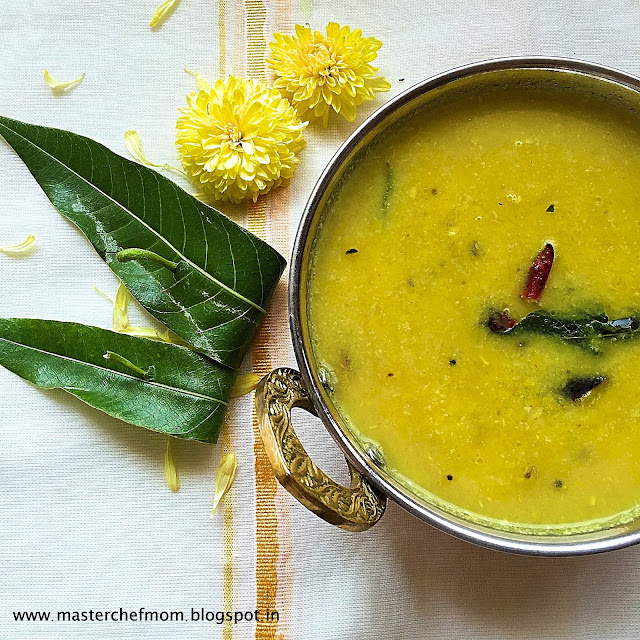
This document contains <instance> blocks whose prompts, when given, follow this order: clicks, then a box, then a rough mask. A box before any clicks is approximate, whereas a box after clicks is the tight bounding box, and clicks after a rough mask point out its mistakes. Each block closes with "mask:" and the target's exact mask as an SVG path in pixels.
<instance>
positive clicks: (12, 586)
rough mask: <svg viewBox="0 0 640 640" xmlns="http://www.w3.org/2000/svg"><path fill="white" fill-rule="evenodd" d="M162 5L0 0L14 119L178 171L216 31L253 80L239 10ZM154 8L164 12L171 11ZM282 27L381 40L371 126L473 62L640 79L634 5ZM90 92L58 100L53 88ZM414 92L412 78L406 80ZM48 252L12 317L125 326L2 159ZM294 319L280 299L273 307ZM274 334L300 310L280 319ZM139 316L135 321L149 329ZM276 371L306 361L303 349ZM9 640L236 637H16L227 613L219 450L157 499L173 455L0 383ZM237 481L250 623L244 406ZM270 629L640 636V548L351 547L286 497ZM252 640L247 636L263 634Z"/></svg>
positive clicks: (521, 4)
mask: <svg viewBox="0 0 640 640" xmlns="http://www.w3.org/2000/svg"><path fill="white" fill-rule="evenodd" d="M157 2H158V0H140V1H138V2H125V1H124V0H111V2H102V1H101V2H98V1H97V0H82V1H81V0H47V2H41V1H40V2H38V1H36V0H26V1H25V2H10V1H9V0H2V1H1V2H0V87H1V91H0V113H2V114H4V115H7V116H11V117H15V118H18V119H21V120H26V121H28V122H34V123H40V124H46V125H50V126H57V127H62V128H67V129H71V130H73V131H76V132H79V133H83V134H86V135H89V136H91V137H93V138H95V139H97V140H99V141H101V142H103V143H105V144H106V145H108V146H109V147H110V148H112V149H114V150H115V151H118V152H121V153H124V146H123V133H124V131H125V130H127V129H130V128H135V129H137V130H138V131H139V132H140V135H141V137H142V140H143V143H144V146H145V150H146V152H147V154H148V156H149V157H150V158H152V159H155V160H157V161H159V162H165V161H166V162H175V151H174V147H173V136H174V125H175V119H176V115H177V112H176V108H177V107H178V106H180V105H181V104H182V103H183V101H184V95H185V94H186V93H187V92H188V91H191V90H192V88H193V79H192V78H191V77H190V76H187V75H186V74H185V73H184V72H183V67H184V66H185V65H186V66H188V67H190V68H192V69H195V70H197V71H199V72H200V73H202V74H203V75H205V76H206V77H209V78H215V77H216V75H217V73H218V68H219V58H218V55H219V46H218V35H217V34H218V27H219V23H218V21H219V19H220V16H221V14H222V13H224V16H225V19H226V20H227V34H228V37H227V42H226V44H227V47H226V52H225V55H226V58H227V68H228V69H229V70H230V71H236V72H237V73H242V72H243V67H242V65H243V62H242V61H243V60H244V57H243V56H244V49H245V43H244V42H243V41H242V38H241V37H239V36H238V35H237V34H239V33H240V34H241V33H242V30H243V27H244V25H245V24H246V16H245V9H246V7H245V6H244V5H243V3H242V2H239V1H233V0H228V1H227V4H226V6H224V7H222V9H221V8H220V7H219V6H218V3H217V2H215V1H214V0H182V3H181V4H180V6H178V8H177V10H176V11H175V13H174V15H173V16H171V17H170V18H169V20H167V22H166V23H165V24H164V26H162V27H161V28H160V29H159V30H157V31H155V32H152V31H151V30H150V29H149V28H148V26H147V23H148V21H149V18H150V15H151V13H152V12H153V10H154V9H155V7H156V3H157ZM158 3H159V2H158ZM265 4H266V9H267V21H266V23H265V24H266V27H265V28H266V30H267V33H266V37H267V39H269V37H270V31H269V30H271V31H272V30H273V28H274V26H278V27H279V28H282V24H283V23H287V24H288V25H289V28H291V25H292V24H293V23H295V22H299V23H304V22H307V21H310V22H311V23H312V25H313V26H314V27H317V28H320V29H323V28H324V26H325V24H326V23H327V22H329V21H330V20H334V21H337V22H340V23H341V24H344V23H346V24H349V25H351V26H352V27H354V28H356V27H358V28H362V30H363V32H364V34H365V35H373V36H376V37H378V38H380V39H381V40H382V42H383V43H384V46H383V48H382V49H381V51H380V53H379V58H378V61H377V62H378V64H379V67H380V71H381V73H382V74H383V75H385V76H386V77H388V78H389V79H390V80H391V81H392V84H393V88H392V91H391V93H390V94H382V95H379V96H378V98H377V99H376V101H375V102H374V103H369V104H367V105H363V107H362V108H361V109H360V111H359V117H358V122H359V121H361V120H362V119H363V118H364V117H366V115H367V114H369V113H371V112H372V111H373V110H374V109H375V108H376V107H378V106H379V105H381V104H382V103H383V102H384V101H385V100H386V99H388V97H389V96H390V95H393V94H396V93H398V92H400V91H401V90H402V89H404V88H406V87H409V86H410V85H411V84H412V83H414V82H417V81H418V80H420V79H423V78H425V77H427V76H429V75H432V74H434V73H436V72H440V71H444V70H446V69H448V68H451V67H454V66H458V65H461V64H464V63H469V62H473V61H478V60H482V59H487V58H492V57H499V56H507V55H524V54H538V55H549V56H565V57H576V58H582V59H584V60H588V61H594V62H598V63H601V64H605V65H609V66H614V67H618V68H620V69H622V70H624V71H627V72H630V73H633V74H636V75H639V74H640V49H639V47H638V42H640V5H639V4H638V3H637V2H636V1H635V0H611V1H610V2H606V3H605V2H595V1H593V0H583V1H579V0H573V1H571V0H569V1H568V2H567V1H566V0H565V1H560V0H538V1H535V2H534V1H533V0H477V1H476V2H462V1H460V0H457V1H456V0H445V1H443V0H424V1H422V2H416V1H415V0H394V1H390V0H370V1H369V2H367V3H361V2H351V1H348V0H314V2H313V6H312V7H311V11H310V15H309V14H308V6H309V3H308V1H304V0H303V2H302V3H300V2H299V0H293V3H287V2H286V1H285V0H273V1H271V2H266V3H265ZM44 67H47V68H48V69H49V71H50V72H51V73H52V74H53V75H54V76H55V77H57V78H59V79H72V78H75V77H76V76H78V75H79V74H80V73H82V72H85V73H86V78H85V80H84V82H83V83H82V84H81V85H79V86H78V87H77V88H76V89H75V90H74V91H72V92H70V93H69V94H68V95H64V96H61V97H56V96H53V95H52V94H51V91H50V90H49V89H48V88H47V87H46V86H45V85H44V83H43V81H42V69H43V68H44ZM400 78H404V81H402V82H400V81H399V79H400ZM354 126H355V123H354V124H349V123H346V122H341V121H339V120H338V119H333V120H332V122H331V125H330V127H329V128H328V129H327V130H322V129H319V128H318V127H317V126H312V127H310V128H309V131H308V134H307V139H308V142H309V144H308V148H307V149H306V150H305V151H304V152H303V155H302V164H301V166H300V168H299V170H298V172H297V174H296V176H295V178H294V180H293V182H292V186H291V190H290V203H289V211H290V215H291V217H290V223H289V227H288V228H289V235H290V238H289V243H290V242H291V240H292V237H293V234H294V233H295V229H296V227H297V223H298V220H299V216H300V213H301V211H302V208H303V206H304V203H305V201H306V198H307V196H308V194H309V192H310V189H311V188H312V186H313V184H314V182H315V180H316V178H317V176H318V175H319V173H320V171H321V169H322V167H323V166H324V164H325V163H326V162H327V161H328V159H329V158H330V156H331V155H332V153H333V152H334V151H335V150H336V149H337V147H338V146H339V144H340V143H341V142H342V141H343V140H344V139H345V137H346V136H347V135H348V134H349V133H350V132H351V131H352V130H353V128H354ZM28 233H33V234H35V236H36V238H37V243H38V246H37V251H36V252H35V253H34V254H33V255H31V256H29V257H24V258H8V257H4V256H1V255H0V269H1V271H2V278H1V279H0V315H2V316H32V317H43V318H54V319H61V320H73V321H78V322H85V323H89V324H96V325H100V326H103V327H109V326H110V316H111V309H110V307H109V304H108V303H107V302H106V301H105V300H104V299H103V298H101V297H100V296H99V295H98V294H96V293H95V291H94V290H93V287H94V286H97V287H99V288H100V289H102V290H104V291H107V292H109V293H114V292H115V287H116V280H115V277H114V276H113V275H112V274H111V272H110V271H109V269H108V268H107V266H106V265H105V264H104V263H103V262H102V261H101V260H100V259H99V258H98V257H97V255H96V254H95V252H94V251H93V249H92V248H91V247H90V245H89V244H88V243H87V242H86V240H85V239H84V238H83V237H82V235H81V234H80V233H79V231H78V230H77V229H76V228H75V227H73V226H72V225H71V224H70V223H68V222H67V221H65V220H64V219H63V218H62V217H61V216H60V215H59V214H57V213H56V212H55V210H54V209H53V207H52V206H51V205H50V203H49V201H48V200H47V199H46V197H45V195H44V194H43V193H42V191H41V190H40V188H39V187H38V186H37V184H36V183H35V181H34V180H33V179H32V178H31V176H30V174H29V173H28V171H27V169H26V168H25V166H24V165H23V163H22V162H21V161H20V160H19V159H18V158H17V157H16V156H15V154H14V153H13V152H12V151H11V150H10V149H9V148H8V147H7V146H6V145H4V144H0V244H11V243H13V242H18V241H20V240H22V239H23V238H24V237H26V235H27V234H28ZM279 304H282V297H280V298H279ZM279 313H280V316H281V318H285V317H286V314H285V313H284V310H283V309H282V308H281V309H280V311H279ZM139 319H140V320H141V319H142V314H141V313H140V318H139ZM283 333H284V337H281V338H279V342H278V344H277V345H276V348H274V349H273V350H272V360H273V364H274V366H276V365H286V364H294V362H293V360H292V359H291V355H290V349H289V345H288V338H287V337H286V332H283ZM303 422H304V424H303V425H302V426H301V432H302V434H301V437H302V439H303V442H304V443H305V444H306V445H307V446H308V449H309V451H310V452H311V453H312V454H313V455H314V457H315V458H316V459H317V460H318V461H319V462H320V464H321V465H322V466H324V467H325V468H326V470H327V471H328V472H335V473H336V475H337V476H338V479H339V477H340V476H342V477H344V468H343V465H341V464H340V460H339V459H340V454H339V452H338V450H337V449H336V447H335V445H334V444H333V443H332V442H331V441H330V439H329V437H328V436H327V434H326V433H325V431H324V428H323V427H322V426H321V425H320V424H319V423H318V422H317V421H313V422H311V421H308V420H304V421H303ZM0 425H1V426H0V442H1V445H0V487H1V489H0V505H1V506H0V509H1V510H0V563H1V564H0V576H1V578H0V639H2V640H4V639H6V640H21V639H25V640H26V639H28V640H36V639H39V638H45V637H47V638H49V637H54V638H56V639H67V638H69V639H71V638H74V639H75V638H77V639H82V640H92V639H101V640H102V639H108V640H111V639H113V640H115V639H119V638H123V639H124V638H132V637H136V638H140V639H149V640H165V639H166V640H169V639H172V640H173V639H178V640H183V639H184V640H186V639H187V638H189V640H201V639H202V640H204V639H205V638H207V639H209V638H221V637H222V628H221V627H220V626H219V625H216V624H215V623H203V622H182V623H178V622H146V623H138V622H135V623H134V622H118V623H115V622H112V623H100V622H59V623H58V622H56V623H53V622H49V623H44V622H43V623H34V622H16V621H14V619H13V612H15V611H37V610H41V611H50V612H53V615H55V613H56V612H57V611H88V610H90V609H93V610H114V609H119V608H120V607H122V608H123V609H125V610H127V611H132V610H138V609H139V608H140V607H145V608H146V609H147V610H151V611H153V610H155V611H183V612H185V614H186V616H187V617H188V616H189V614H190V610H191V608H192V607H193V608H195V609H200V608H201V607H203V608H204V609H206V610H208V611H219V610H222V609H223V608H224V607H223V575H222V563H223V560H222V558H223V518H222V514H221V513H217V514H216V517H215V518H213V519H211V518H210V517H209V509H210V504H211V498H212V483H213V478H214V476H215V471H216V469H217V465H218V462H219V459H220V446H219V445H217V446H206V445H201V444H196V443H188V442H176V443H175V447H174V450H175V457H176V460H177V463H178V467H179V470H180V474H181V479H182V490H181V491H180V492H179V493H178V494H171V493H170V492H169V491H168V489H167V488H166V486H165V484H164V479H163V457H164V448H165V443H166V439H165V438H164V437H162V436H159V435H158V434H154V433H151V432H147V431H145V430H143V429H138V428H133V427H129V426H127V425H125V424H123V423H120V422H118V421H117V420H114V419H111V418H109V417H106V416H104V415H102V414H100V413H99V412H97V411H95V410H93V409H90V408H88V407H86V405H83V404H82V403H81V402H79V401H78V400H76V399H75V398H72V397H70V396H68V395H66V394H64V393H63V392H61V391H53V392H48V391H47V392H44V391H40V390H37V389H35V388H34V387H32V386H30V385H28V384H27V383H25V382H23V381H22V380H20V379H18V378H17V377H16V376H14V375H13V374H11V373H9V372H7V371H6V370H4V369H0ZM232 429H233V438H232V448H233V450H235V451H236V453H237V454H238V458H239V460H240V472H239V475H238V479H237V481H236V484H235V485H234V488H233V490H232V494H231V495H232V504H233V511H234V518H235V521H234V522H235V525H234V530H233V536H234V537H233V549H234V551H233V555H234V561H233V569H234V589H233V594H234V596H233V597H234V602H233V607H234V609H235V610H242V611H245V610H253V609H254V608H255V603H256V580H255V575H254V574H255V569H254V566H255V549H256V540H255V516H254V514H255V480H254V470H253V435H252V430H251V412H250V404H249V400H248V399H247V398H245V399H243V400H242V401H240V402H238V405H237V407H236V409H235V410H234V412H233V414H232ZM277 506H278V509H277V515H278V540H279V545H280V554H279V559H278V576H279V584H278V596H277V598H278V600H277V601H278V610H279V612H280V615H281V623H280V627H279V630H280V632H281V633H282V634H283V637H284V638H285V639H286V640H342V639H347V638H367V639H378V638H379V639H380V640H425V639H426V638H458V639H469V640H471V639H473V640H480V639H487V640H488V639H496V638H515V637H518V638H540V639H542V638H557V639H560V638H567V639H569V638H572V639H573V638H575V639H578V638H579V639H593V640H604V639H607V638H611V639H612V640H621V639H624V638H636V637H638V634H639V633H640V599H639V598H638V597H637V591H638V586H637V585H638V582H639V579H640V549H634V548H631V549H628V550H624V551H621V552H617V553H610V554H605V555H602V556H596V557H584V558H577V559H554V560H541V559H536V558H525V557H517V556H511V555H505V554H500V553H497V552H492V551H488V550H484V549H481V548H478V547H475V546H472V545H471V544H468V543H464V542H460V541H457V540H454V539H453V538H450V537H448V536H447V535H445V534H443V533H440V532H438V531H436V530H434V529H432V528H430V527H429V526H428V525H426V524H424V523H421V522H419V521H418V520H416V519H414V518H412V517H411V516H409V515H408V514H407V513H405V512H404V511H402V510H401V509H399V508H397V507H395V506H394V505H389V508H388V512H387V514H386V515H385V517H384V519H383V520H382V521H381V522H380V524H378V525H377V526H376V527H375V528H373V529H372V530H370V531H368V532H366V533H359V534H349V533H345V532H343V531H341V530H338V529H335V528H332V527H330V526H329V525H326V524H324V523H323V522H322V521H320V520H318V519H317V518H316V517H315V516H313V515H311V514H310V513H309V512H308V511H306V510H305V509H304V508H303V507H302V506H300V505H299V504H298V503H296V502H295V501H294V500H293V499H292V498H290V497H289V496H288V494H286V493H284V492H283V491H280V492H279V493H278V496H277ZM254 634H255V629H254V626H253V624H251V623H242V624H238V625H236V627H235V628H234V629H233V638H235V639H236V640H245V639H246V640H248V639H249V638H253V637H254Z"/></svg>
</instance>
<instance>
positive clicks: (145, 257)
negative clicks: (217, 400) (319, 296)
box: [0, 117, 286, 368]
mask: <svg viewBox="0 0 640 640" xmlns="http://www.w3.org/2000/svg"><path fill="white" fill-rule="evenodd" d="M0 135H2V136H3V137H4V139H5V140H6V141H7V142H8V143H9V145H11V147H13V149H14V150H15V151H16V152H17V153H18V155H19V156H20V157H21V158H22V160H23V161H24V162H25V164H26V165H27V167H28V168H29V171H31V173H32V174H33V176H34V177H35V179H36V180H37V181H38V183H39V184H40V186H41V187H42V189H43V190H44V192H45V193H46V194H47V196H48V197H49V199H50V200H51V202H52V203H53V205H54V206H55V207H56V208H57V209H58V211H59V212H60V213H61V214H62V215H63V216H65V217H66V218H69V219H70V220H72V221H73V222H74V223H75V224H76V225H77V226H78V227H80V229H81V230H82V232H83V233H84V234H85V235H86V236H87V238H88V239H89V241H90V242H91V243H92V244H93V246H94V247H95V249H96V250H97V252H98V253H99V254H100V256H101V257H102V258H103V259H104V260H105V261H106V262H107V264H108V265H109V267H110V268H111V269H112V270H113V271H114V272H115V273H116V275H117V276H118V277H119V278H120V280H122V282H123V283H124V284H125V286H126V287H127V288H128V289H129V291H130V292H131V293H132V295H133V296H134V297H135V298H136V299H137V300H138V301H139V302H140V304H142V306H143V307H144V308H145V309H147V311H149V312H150V313H151V314H152V315H154V316H155V317H156V318H157V319H158V320H160V322H162V323H163V324H165V325H166V326H167V327H169V329H171V330H172V331H173V332H174V333H176V334H177V335H179V336H180V337H181V338H183V339H184V340H186V341H187V342H189V343H190V344H192V345H193V346H194V347H195V348H196V349H197V350H199V351H201V352H202V353H204V354H206V355H208V356H210V357H211V358H213V359H215V360H217V361H218V362H220V363H222V364H224V365H227V366H229V367H233V368H238V367H239V366H240V363H241V362H242V358H243V357H244V354H245V352H246V350H247V348H248V347H249V344H250V342H251V338H252V336H253V334H254V332H255V329H256V327H257V324H258V322H259V321H260V319H261V318H262V316H263V314H264V312H265V308H266V306H267V304H268V302H269V299H270V298H271V295H272V294H273V291H274V289H275V287H276V284H277V282H278V280H279V278H280V275H281V274H282V271H283V270H284V267H285V264H286V263H285V260H284V258H282V256H281V255H280V254H278V253H277V252H276V251H275V250H274V249H272V248H271V247H270V246H269V245H268V244H266V243H265V242H263V241H262V240H260V239H259V238H257V237H255V236H254V235H252V234H251V233H249V232H248V231H246V230H245V229H243V228H242V227H240V226H239V225H237V224H235V223H234V222H233V221H232V220H230V219H229V218H227V217H226V216H225V215H223V214H222V213H220V212H219V211H216V210H215V209H213V208H212V207H209V206H207V205H206V204H204V203H202V202H200V201H199V200H197V199H196V198H194V197H193V196H191V195H189V194H188V193H187V192H186V191H184V190H183V189H181V188H180V187H178V186H177V185H176V184H175V183H173V182H172V181H171V180H169V179H167V178H165V177H164V176H162V175H160V174H159V173H157V172H156V171H153V170H152V169H149V168H147V167H144V166H142V165H140V164H138V163H136V162H132V161H130V160H127V159H126V158H123V157H121V156H119V155H117V154H115V153H113V152H112V151H110V150H109V149H107V148H106V147H105V146H103V145H101V144H99V143H97V142H95V141H93V140H90V139H89V138H85V137H84V136H80V135H77V134H74V133H71V132H69V131H63V130H60V129H50V128H47V127H40V126H36V125H32V124H26V123H23V122H19V121H17V120H11V119H9V118H4V117H0ZM123 250H128V251H125V252H124V253H121V252H123ZM138 250H139V251H138Z"/></svg>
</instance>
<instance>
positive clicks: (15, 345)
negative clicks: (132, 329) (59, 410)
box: [0, 318, 234, 442]
mask: <svg viewBox="0 0 640 640" xmlns="http://www.w3.org/2000/svg"><path fill="white" fill-rule="evenodd" d="M105 356H106V357H105ZM0 364H2V365H3V366H5V367H6V368H7V369H9V370H10V371H13V372H14V373H16V374H18V375H19V376H20V377H22V378H24V379H25V380H29V381H30V382H33V383H34V384H36V385H38V386H39V387H42V388H45V389H58V388H59V389H64V390H65V391H68V392H69V393H71V394H73V395H74V396H76V397H78V398H80V400H83V401H84V402H86V403H87V404H89V405H91V406H92V407H96V408H97V409H101V410H102V411H104V412H105V413H108V414H109V415H111V416H114V417H116V418H120V419H122V420H125V421H126V422H129V423H131V424H134V425H138V426H141V427H146V428H147V429H153V430H154V431H160V432H162V433H167V434H170V435H172V436H175V437H177V438H187V439H191V440H200V441H201V442H215V441H216V440H217V438H218V433H219V432H220V427H221V425H222V420H223V418H224V414H225V411H226V408H227V401H228V398H229V391H230V389H231V384H232V381H233V376H234V372H233V371H232V370H231V369H228V368H227V367H223V366H221V365H219V364H217V363H215V362H213V361H212V360H211V359H209V358H207V357H206V356H203V355H201V354H199V353H196V352H195V351H192V350H190V349H187V348H186V347H181V346H178V345H174V344H169V343H166V342H156V341H154V340H148V339H146V338H138V337H135V336H127V335H124V334H121V333H115V332H114V331H108V330H106V329H99V328H98V327H89V326H87V325H83V324H76V323H73V322H56V321H53V320H31V319H26V318H2V319H0Z"/></svg>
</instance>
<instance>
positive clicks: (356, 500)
mask: <svg viewBox="0 0 640 640" xmlns="http://www.w3.org/2000/svg"><path fill="white" fill-rule="evenodd" d="M293 407H301V408H302V409H305V410H306V411H309V413H312V414H314V415H315V411H314V409H313V405H312V404H311V400H310V398H309V395H308V394H307V391H306V389H305V388H304V384H303V382H302V378H301V376H300V374H299V373H298V372H297V371H295V370H294V369H286V368H281V369H275V370H274V371H272V372H271V373H270V374H269V375H267V376H265V377H264V378H263V379H262V380H261V381H260V384H259V385H258V387H257V389H256V409H257V414H258V421H259V425H260V434H261V435H262V440H263V442H264V446H265V449H266V452H267V456H268V457H269V460H270V462H271V466H272V467H273V470H274V473H275V475H276V478H278V481H279V482H280V484H281V485H282V486H283V487H284V488H285V489H286V490H287V491H288V492H289V493H290V494H291V495H292V496H294V498H296V499H297V500H299V501H300V502H301V503H302V504H303V505H304V506H305V507H307V508H308V509H310V510H311V511H313V512H314V513H315V514H316V515H318V516H320V517H321V518H322V519H323V520H326V521H327V522H330V523H331V524H335V525H337V526H338V527H341V528H342V529H347V530H348V531H364V530H365V529H368V528H369V527H372V526H373V525H374V524H375V523H376V522H378V520H379V519H380V518H381V517H382V514H383V513H384V510H385V507H386V504H387V499H386V497H385V496H383V495H382V494H380V493H379V492H378V491H377V490H376V489H374V488H373V486H372V485H371V484H370V483H369V482H368V481H367V480H366V479H365V478H364V477H363V476H362V474H361V473H360V472H359V471H357V470H356V469H355V468H354V467H353V466H352V465H351V464H350V463H349V461H347V464H348V465H349V472H350V473H351V486H350V487H343V486H342V485H340V484H337V483H336V482H334V481H333V480H332V479H331V478H329V476H327V475H326V474H325V473H324V472H323V471H322V470H321V469H320V468H319V467H318V466H317V465H316V464H315V463H314V462H313V460H311V458H310V457H309V456H308V454H307V452H306V451H305V450H304V447H303V446H302V443H301V442H300V440H299V439H298V436H297V435H296V432H295V431H294V429H293V425H292V424H291V409H292V408H293Z"/></svg>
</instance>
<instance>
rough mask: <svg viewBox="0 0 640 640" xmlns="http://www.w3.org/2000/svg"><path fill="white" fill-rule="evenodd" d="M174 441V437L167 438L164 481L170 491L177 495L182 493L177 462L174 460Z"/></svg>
mask: <svg viewBox="0 0 640 640" xmlns="http://www.w3.org/2000/svg"><path fill="white" fill-rule="evenodd" d="M172 440H173V437H172V436H169V437H168V438H167V450H166V451H165V454H164V479H165V482H166V483H167V486H168V487H169V489H171V491H173V492H174V493H175V492H176V491H180V478H178V470H177V469H176V462H175V460H174V459H173V447H172V445H171V441H172Z"/></svg>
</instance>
